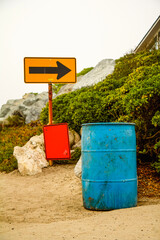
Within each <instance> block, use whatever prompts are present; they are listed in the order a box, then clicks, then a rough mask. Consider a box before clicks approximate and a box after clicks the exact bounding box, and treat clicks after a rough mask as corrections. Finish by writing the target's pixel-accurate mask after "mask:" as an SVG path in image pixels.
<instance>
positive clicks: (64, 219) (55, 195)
mask: <svg viewBox="0 0 160 240" xmlns="http://www.w3.org/2000/svg"><path fill="white" fill-rule="evenodd" d="M73 169H74V165H73V164H71V165H54V166H53V167H51V168H47V169H44V171H43V173H42V174H39V175H37V176H27V177H23V176H20V174H19V173H18V172H17V171H15V172H13V173H10V174H3V173H1V174H0V221H1V222H0V240H19V239H22V238H23V240H32V239H34V240H43V239H44V240H50V239H55V240H59V239H62V240H63V239H65V240H70V239H83V240H85V239H87V240H90V239H102V240H103V239H107V240H110V239H112V240H116V239H117V240H121V239H122V240H125V239H126V240H132V239H133V240H135V239H141V240H146V239H150V240H160V199H159V198H158V199H153V198H152V199H147V198H140V199H139V201H138V207H136V208H129V209H120V210H114V211H106V212H99V211H89V210H85V209H84V208H83V203H82V193H81V182H80V180H79V179H78V178H76V177H75V176H74V172H73Z"/></svg>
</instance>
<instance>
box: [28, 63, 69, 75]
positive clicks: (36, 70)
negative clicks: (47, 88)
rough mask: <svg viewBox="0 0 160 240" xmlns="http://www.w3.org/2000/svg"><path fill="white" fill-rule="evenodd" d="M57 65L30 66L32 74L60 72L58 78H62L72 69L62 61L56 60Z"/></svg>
mask: <svg viewBox="0 0 160 240" xmlns="http://www.w3.org/2000/svg"><path fill="white" fill-rule="evenodd" d="M56 63H57V67H29V73H30V74H55V73H56V74H58V75H57V79H60V78H61V77H63V76H64V75H66V74H67V73H69V72H70V71H71V69H69V68H67V67H66V66H64V65H63V64H62V63H60V62H58V61H57V62H56Z"/></svg>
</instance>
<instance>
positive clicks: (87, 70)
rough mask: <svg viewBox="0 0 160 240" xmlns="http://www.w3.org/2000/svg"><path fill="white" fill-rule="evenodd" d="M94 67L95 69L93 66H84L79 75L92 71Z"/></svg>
mask: <svg viewBox="0 0 160 240" xmlns="http://www.w3.org/2000/svg"><path fill="white" fill-rule="evenodd" d="M92 69H93V67H90V68H84V69H83V70H82V71H81V72H79V73H77V77H79V76H82V75H85V74H87V73H88V72H90V71H91V70H92Z"/></svg>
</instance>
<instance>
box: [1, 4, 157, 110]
mask: <svg viewBox="0 0 160 240" xmlns="http://www.w3.org/2000/svg"><path fill="white" fill-rule="evenodd" d="M159 15H160V1H159V0H0V107H1V105H2V104H5V103H6V102H7V100H9V99H20V98H22V96H23V95H24V94H25V93H29V92H35V93H41V92H43V91H48V85H47V84H46V83H41V84H40V83H37V84H26V83H24V64H23V59H24V57H62V58H63V57H74V58H76V61H77V72H80V71H81V70H82V69H83V68H87V67H95V66H96V65H97V64H98V63H99V62H100V61H101V60H103V59H118V58H119V57H121V56H123V55H125V54H126V53H129V52H130V51H131V50H134V49H135V48H136V46H137V45H138V44H139V42H140V41H141V39H142V38H143V37H144V35H145V34H146V32H147V31H148V30H149V28H150V27H151V26H152V24H153V23H154V21H155V20H156V19H157V18H158V16H159Z"/></svg>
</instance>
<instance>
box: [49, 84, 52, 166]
mask: <svg viewBox="0 0 160 240" xmlns="http://www.w3.org/2000/svg"><path fill="white" fill-rule="evenodd" d="M48 97H49V106H48V111H49V125H51V124H52V120H53V114H52V83H49V84H48ZM49 165H50V166H52V165H53V161H52V160H49Z"/></svg>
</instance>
